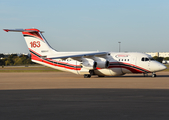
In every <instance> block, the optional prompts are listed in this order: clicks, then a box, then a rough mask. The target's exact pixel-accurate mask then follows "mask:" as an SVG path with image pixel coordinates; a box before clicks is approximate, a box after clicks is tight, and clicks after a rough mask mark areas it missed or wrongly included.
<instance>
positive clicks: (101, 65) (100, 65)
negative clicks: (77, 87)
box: [95, 60, 109, 69]
mask: <svg viewBox="0 0 169 120" xmlns="http://www.w3.org/2000/svg"><path fill="white" fill-rule="evenodd" d="M95 64H96V66H95V67H98V68H101V69H103V68H108V67H109V61H107V60H106V61H96V62H95Z"/></svg>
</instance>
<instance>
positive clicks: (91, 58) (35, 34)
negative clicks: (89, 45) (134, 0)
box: [4, 28, 166, 78]
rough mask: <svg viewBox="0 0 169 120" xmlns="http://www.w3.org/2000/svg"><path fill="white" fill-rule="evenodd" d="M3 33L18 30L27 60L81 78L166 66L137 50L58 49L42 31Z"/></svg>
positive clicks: (29, 30)
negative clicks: (63, 50) (83, 50)
mask: <svg viewBox="0 0 169 120" xmlns="http://www.w3.org/2000/svg"><path fill="white" fill-rule="evenodd" d="M4 31H6V32H9V31H10V32H22V34H23V36H24V38H25V41H26V43H27V46H28V49H29V51H30V54H31V60H32V61H33V62H35V63H38V64H41V65H44V66H48V67H51V68H54V69H58V70H61V71H68V72H72V73H75V74H78V75H83V76H84V78H90V77H91V76H93V75H97V76H98V77H105V76H122V75H125V74H131V73H142V74H143V75H144V76H145V75H147V76H148V73H152V77H156V72H158V71H162V70H164V69H166V66H164V65H163V64H162V63H160V62H157V61H156V60H154V59H153V58H152V57H151V56H150V55H147V54H144V53H138V52H99V51H91V52H59V51H57V50H55V49H53V48H52V47H51V46H50V45H49V43H48V42H47V40H46V39H45V38H44V36H43V35H42V33H43V31H40V30H38V29H35V28H31V29H4Z"/></svg>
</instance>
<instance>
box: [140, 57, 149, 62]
mask: <svg viewBox="0 0 169 120" xmlns="http://www.w3.org/2000/svg"><path fill="white" fill-rule="evenodd" d="M141 61H149V59H148V58H144V57H143V58H141Z"/></svg>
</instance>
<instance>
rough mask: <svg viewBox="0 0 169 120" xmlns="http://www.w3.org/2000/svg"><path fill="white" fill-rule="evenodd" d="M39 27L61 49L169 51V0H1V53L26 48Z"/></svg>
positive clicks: (48, 39) (18, 51)
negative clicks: (30, 32)
mask: <svg viewBox="0 0 169 120" xmlns="http://www.w3.org/2000/svg"><path fill="white" fill-rule="evenodd" d="M7 28H8V29H17V28H23V29H27V28H37V29H39V30H41V31H45V33H43V35H44V36H45V38H46V39H47V41H48V42H49V44H50V45H51V46H52V47H53V48H54V49H56V50H58V51H97V50H98V51H109V52H110V51H112V52H118V51H119V43H118V42H121V44H120V45H121V51H123V52H125V51H128V52H169V0H0V53H28V52H29V51H28V48H27V45H26V43H25V40H24V38H23V36H22V33H15V32H8V33H7V32H4V31H3V29H7Z"/></svg>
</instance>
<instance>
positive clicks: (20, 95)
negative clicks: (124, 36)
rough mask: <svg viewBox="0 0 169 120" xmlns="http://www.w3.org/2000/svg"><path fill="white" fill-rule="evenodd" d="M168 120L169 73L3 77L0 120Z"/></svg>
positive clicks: (8, 75) (60, 74)
mask: <svg viewBox="0 0 169 120" xmlns="http://www.w3.org/2000/svg"><path fill="white" fill-rule="evenodd" d="M11 119H12V120H20V119H22V120H23V119H24V120H30V119H31V120H53V119H57V120H112V119H115V120H124V119H125V120H136V119H137V120H143V119H144V120H168V119H169V72H158V73H157V77H156V78H152V77H151V75H149V76H148V77H144V76H143V75H142V74H129V75H125V76H120V77H104V78H98V77H97V76H92V77H91V78H83V76H78V75H75V74H72V73H67V72H47V73H46V72H42V73H38V72H37V73H0V120H11Z"/></svg>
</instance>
